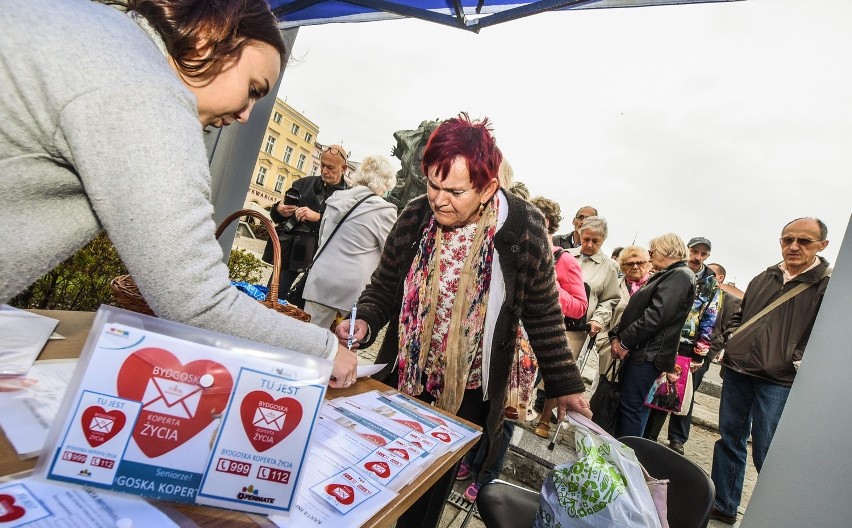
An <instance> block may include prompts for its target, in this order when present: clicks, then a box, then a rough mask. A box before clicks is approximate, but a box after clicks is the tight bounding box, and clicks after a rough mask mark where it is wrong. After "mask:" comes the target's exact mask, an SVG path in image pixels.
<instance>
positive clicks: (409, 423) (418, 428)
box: [394, 418, 425, 433]
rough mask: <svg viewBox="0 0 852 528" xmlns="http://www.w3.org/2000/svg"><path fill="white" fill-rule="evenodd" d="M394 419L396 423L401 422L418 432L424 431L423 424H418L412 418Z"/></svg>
mask: <svg viewBox="0 0 852 528" xmlns="http://www.w3.org/2000/svg"><path fill="white" fill-rule="evenodd" d="M394 421H395V422H397V423H401V424H402V425H404V426H406V427H408V428H409V429H414V430H415V431H417V432H418V433H424V432H425V431H424V430H423V426H422V425H420V423H419V422H415V421H414V420H403V419H396V418H394Z"/></svg>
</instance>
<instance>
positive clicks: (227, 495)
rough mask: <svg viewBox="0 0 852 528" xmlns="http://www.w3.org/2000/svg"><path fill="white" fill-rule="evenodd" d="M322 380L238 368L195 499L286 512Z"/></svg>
mask: <svg viewBox="0 0 852 528" xmlns="http://www.w3.org/2000/svg"><path fill="white" fill-rule="evenodd" d="M324 395H325V385H321V384H311V383H305V382H299V381H296V380H293V379H290V378H287V377H283V376H278V375H274V374H269V373H268V372H261V371H258V370H255V369H250V368H241V369H240V371H239V374H238V377H237V381H236V384H235V390H234V399H233V401H232V403H231V407H230V411H229V413H228V415H227V416H226V417H225V418H224V419H223V421H222V426H221V430H220V432H219V435H218V437H217V439H216V441H215V443H214V445H213V455H212V457H211V458H210V462H209V465H208V468H207V470H206V472H205V476H204V478H203V480H202V483H201V488H200V489H199V492H198V498H197V502H198V503H199V504H210V505H213V506H222V507H225V508H234V507H235V504H236V505H239V509H241V510H243V511H256V512H258V513H269V512H270V511H274V512H276V513H279V514H289V512H290V510H291V508H292V507H293V503H294V500H295V497H296V495H297V490H298V485H299V483H300V482H301V480H302V473H303V470H304V465H305V464H304V462H305V459H306V457H307V453H308V449H309V445H310V442H311V439H312V434H311V433H312V431H313V429H314V426H315V424H316V419H317V415H318V414H319V410H320V407H321V405H322V401H323V396H324Z"/></svg>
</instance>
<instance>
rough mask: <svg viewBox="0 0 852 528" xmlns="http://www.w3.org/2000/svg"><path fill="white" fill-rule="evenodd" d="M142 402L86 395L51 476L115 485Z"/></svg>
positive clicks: (107, 396)
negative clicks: (120, 463)
mask: <svg viewBox="0 0 852 528" xmlns="http://www.w3.org/2000/svg"><path fill="white" fill-rule="evenodd" d="M140 407H141V406H140V404H139V402H136V401H133V400H125V399H122V398H116V397H114V396H109V395H106V394H101V393H97V392H92V391H85V390H84V391H83V394H82V395H81V396H80V399H79V400H78V404H77V406H76V409H75V410H74V411H73V415H72V417H71V420H70V425H71V426H70V427H69V428H68V431H67V433H66V434H65V436H64V437H63V439H62V442H61V444H60V446H59V449H58V452H57V456H56V459H55V460H54V463H53V467H52V469H51V473H52V474H53V475H54V476H56V477H58V478H60V479H63V480H64V479H67V480H71V481H75V482H81V483H86V484H89V485H94V484H101V485H104V486H110V485H112V483H113V481H114V480H115V475H116V473H117V472H118V467H119V462H120V461H121V458H122V456H123V455H124V452H125V451H126V449H127V444H128V443H129V442H130V432H131V429H132V428H133V421H134V420H135V419H136V416H137V415H138V414H139V409H140Z"/></svg>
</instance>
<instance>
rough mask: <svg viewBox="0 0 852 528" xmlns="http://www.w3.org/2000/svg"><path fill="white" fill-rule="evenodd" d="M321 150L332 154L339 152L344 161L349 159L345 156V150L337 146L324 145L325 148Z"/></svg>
mask: <svg viewBox="0 0 852 528" xmlns="http://www.w3.org/2000/svg"><path fill="white" fill-rule="evenodd" d="M323 152H331V153H332V154H339V155H340V157H341V158H343V160H344V161H347V160H348V159H349V158H347V156H346V151H344V150H341V149H339V148H337V147H325V149H323Z"/></svg>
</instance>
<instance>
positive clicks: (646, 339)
mask: <svg viewBox="0 0 852 528" xmlns="http://www.w3.org/2000/svg"><path fill="white" fill-rule="evenodd" d="M693 297H695V274H694V273H692V270H690V269H689V267H688V266H687V265H686V262H683V261H681V262H675V263H674V264H672V265H671V266H669V267H668V268H666V269H664V270H663V271H659V272H657V273H655V274H654V275H653V276H651V278H650V279H648V282H647V283H645V285H644V286H642V287H641V288H640V289H639V291H637V292H636V293H634V294H633V296H632V297H630V301H629V302H628V303H627V307H626V308H625V309H624V314H623V315H622V316H621V321H619V322H618V325H617V326H616V327H615V328H613V329H612V330H610V332H609V336H610V338H614V337H618V339H620V340H621V344H622V345H624V346H625V347H627V348H628V349H629V350H630V355H629V356H628V359H629V360H630V361H632V362H634V363H641V362H643V361H646V360H647V361H653V362H654V366H655V367H656V368H657V369H659V370H662V371H663V372H671V371H672V370H673V369H674V365H675V356H676V355H677V349H678V343H679V341H680V332H681V330H683V325H684V323H685V322H686V316H687V315H689V310H690V309H691V308H692V300H693Z"/></svg>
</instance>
